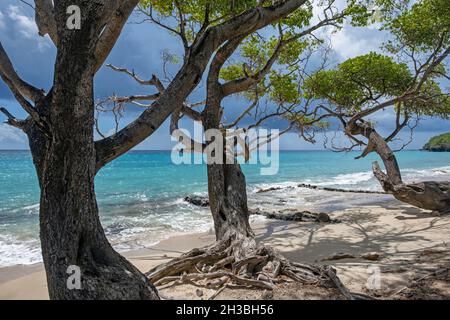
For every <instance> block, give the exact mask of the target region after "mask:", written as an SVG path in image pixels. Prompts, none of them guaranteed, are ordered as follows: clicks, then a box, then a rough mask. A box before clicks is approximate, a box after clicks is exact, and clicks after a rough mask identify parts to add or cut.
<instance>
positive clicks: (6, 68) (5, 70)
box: [0, 42, 44, 102]
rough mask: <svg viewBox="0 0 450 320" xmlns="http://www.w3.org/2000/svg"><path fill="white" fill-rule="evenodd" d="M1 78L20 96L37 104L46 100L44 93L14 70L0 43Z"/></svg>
mask: <svg viewBox="0 0 450 320" xmlns="http://www.w3.org/2000/svg"><path fill="white" fill-rule="evenodd" d="M0 76H1V78H2V79H3V80H4V81H5V83H6V84H7V85H8V86H9V88H10V89H11V91H13V92H14V91H15V92H18V93H20V95H22V96H24V97H26V98H28V99H31V100H33V101H34V102H37V101H39V100H41V99H42V98H44V92H43V91H42V90H39V89H37V88H35V87H33V86H32V85H30V84H29V83H27V82H25V81H23V80H22V79H21V78H20V77H19V76H18V75H17V73H16V71H15V70H14V67H13V65H12V63H11V60H10V59H9V57H8V55H7V53H6V51H5V50H4V49H3V46H2V43H1V42H0Z"/></svg>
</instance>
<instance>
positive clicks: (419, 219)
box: [0, 200, 450, 299]
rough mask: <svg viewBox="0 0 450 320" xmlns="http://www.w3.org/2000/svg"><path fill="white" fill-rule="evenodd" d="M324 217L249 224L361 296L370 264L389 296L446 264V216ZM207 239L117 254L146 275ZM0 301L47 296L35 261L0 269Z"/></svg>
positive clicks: (393, 204) (209, 238)
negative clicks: (329, 268)
mask: <svg viewBox="0 0 450 320" xmlns="http://www.w3.org/2000/svg"><path fill="white" fill-rule="evenodd" d="M331 216H332V217H333V218H339V219H340V220H341V223H336V224H325V223H313V222H287V221H277V220H267V221H265V222H263V223H261V222H256V223H253V224H252V228H253V229H254V231H255V234H256V239H257V241H258V242H260V243H264V244H267V245H270V246H272V247H274V248H276V249H278V250H279V251H280V252H281V253H282V254H283V255H284V256H285V257H286V258H288V259H290V260H292V261H297V262H305V263H312V264H314V263H319V264H322V263H326V264H330V265H333V266H334V267H335V268H336V269H337V271H338V275H339V276H340V277H341V279H342V281H343V282H344V283H345V285H346V286H347V287H349V288H350V289H351V290H353V291H355V292H360V293H367V288H366V284H367V281H368V277H369V276H370V274H368V268H369V267H370V266H375V267H377V268H380V270H381V275H382V278H381V279H382V282H381V283H382V287H381V289H380V290H378V291H380V292H384V293H385V294H392V292H395V291H396V290H398V289H399V288H402V287H403V286H405V285H408V284H409V283H411V279H414V278H415V277H417V276H422V275H424V274H426V273H427V272H429V270H431V269H433V268H437V267H438V266H440V265H442V264H443V263H448V264H450V248H449V247H448V246H447V244H446V242H447V241H446V239H449V236H448V234H450V216H448V215H446V216H433V215H431V214H429V213H427V212H424V211H422V210H419V209H417V208H414V207H411V206H408V205H405V204H402V203H400V202H398V201H396V200H390V201H381V202H378V203H373V202H369V203H367V204H365V205H358V206H354V207H352V208H347V209H345V210H340V211H336V212H332V213H331ZM214 238H215V237H214V234H213V232H203V233H194V234H184V235H177V236H172V237H169V238H168V239H165V240H162V241H160V242H159V243H158V244H156V245H154V246H150V247H148V248H146V249H139V250H132V251H128V252H126V253H123V254H124V256H125V257H127V259H129V260H130V262H132V263H133V264H134V265H136V267H137V268H139V269H140V270H141V271H142V272H146V271H148V270H149V269H151V268H152V267H154V266H156V265H158V264H160V263H163V262H165V261H168V260H169V259H171V258H174V257H177V256H178V255H180V254H181V253H184V252H187V251H189V250H191V249H193V248H196V247H202V246H206V245H208V244H211V243H213V242H214ZM368 253H378V254H379V256H380V257H379V258H378V259H376V260H373V261H371V260H367V259H365V258H362V257H363V256H364V255H367V254H368ZM339 254H345V255H344V258H342V257H341V258H339ZM330 257H331V258H332V259H331V260H330ZM333 257H334V258H333ZM336 257H337V258H336ZM423 257H426V259H424V258H423ZM439 288H440V289H442V290H444V292H445V293H444V295H445V294H447V297H450V287H449V286H448V285H447V286H445V285H442V284H439ZM445 290H447V291H445ZM236 291H240V290H230V292H227V290H225V291H224V292H223V293H221V294H220V296H218V299H224V298H229V299H235V298H236V299H238V298H242V295H244V296H245V297H247V298H248V299H250V298H255V299H259V298H260V297H259V296H255V295H256V294H257V293H255V292H253V293H252V292H246V291H245V290H244V291H241V292H239V293H237V292H236ZM247 291H248V290H247ZM384 293H383V294H384ZM161 294H162V295H163V296H164V297H169V298H175V299H182V298H185V299H199V297H197V296H196V294H195V287H192V286H189V285H186V286H179V287H174V288H171V289H164V290H162V291H161ZM208 294H210V292H208V291H207V290H205V295H208ZM236 294H239V295H240V296H239V297H238V296H236ZM0 299H48V295H47V291H46V285H45V273H44V270H43V266H42V264H37V265H32V266H15V267H5V268H0Z"/></svg>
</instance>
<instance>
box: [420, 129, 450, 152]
mask: <svg viewBox="0 0 450 320" xmlns="http://www.w3.org/2000/svg"><path fill="white" fill-rule="evenodd" d="M423 149H424V150H427V151H450V132H448V133H444V134H441V135H438V136H434V137H432V138H431V139H430V141H428V143H427V144H426V145H424V146H423Z"/></svg>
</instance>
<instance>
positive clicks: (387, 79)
mask: <svg viewBox="0 0 450 320" xmlns="http://www.w3.org/2000/svg"><path fill="white" fill-rule="evenodd" d="M412 80H413V78H412V75H411V74H410V72H409V70H408V67H407V66H406V65H405V64H399V63H396V62H394V61H393V59H392V58H391V57H388V56H384V55H381V54H378V53H375V52H371V53H369V54H366V55H362V56H359V57H356V58H352V59H348V60H347V61H345V62H343V63H341V64H340V65H339V66H338V67H337V69H335V70H328V71H319V72H317V73H316V74H314V75H313V76H312V77H311V78H309V79H308V80H306V81H305V84H304V89H305V91H306V95H307V96H308V97H311V98H316V99H327V100H329V101H330V102H332V103H334V104H337V105H338V106H341V107H345V108H356V109H360V108H363V107H364V104H365V103H367V102H374V101H375V100H379V99H381V98H387V97H391V96H395V95H400V94H402V93H403V92H404V91H405V90H406V89H407V88H408V87H409V86H410V85H411V83H412Z"/></svg>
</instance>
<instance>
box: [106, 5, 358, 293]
mask: <svg viewBox="0 0 450 320" xmlns="http://www.w3.org/2000/svg"><path fill="white" fill-rule="evenodd" d="M175 4H176V3H175ZM333 4H334V1H330V2H327V3H326V4H325V5H324V11H323V12H324V17H323V19H322V20H320V21H319V22H317V23H311V22H310V20H311V18H312V7H306V8H303V9H302V10H297V11H296V12H295V13H294V14H293V15H292V16H290V17H288V18H286V19H283V20H281V21H280V22H279V23H277V24H276V26H275V30H277V29H278V31H279V37H278V38H277V37H271V38H270V39H264V36H262V35H261V34H259V33H258V34H257V33H251V34H247V35H242V36H240V37H236V38H234V39H232V40H230V41H228V42H227V43H225V44H224V45H222V46H221V47H220V48H219V49H218V50H217V52H216V53H215V54H214V56H213V57H212V59H211V62H210V67H209V71H208V76H207V79H206V88H205V90H206V101H205V102H204V103H201V105H203V104H204V108H203V110H202V111H201V112H200V111H196V110H194V109H193V108H192V107H191V105H190V104H189V103H187V102H185V103H184V104H183V105H180V106H179V108H178V109H177V110H176V111H175V112H174V113H173V115H172V122H171V123H172V125H171V130H172V132H173V131H174V130H175V129H177V128H178V126H177V124H178V121H179V119H180V117H181V115H186V116H188V117H190V118H192V119H193V120H194V121H197V122H200V123H201V124H202V125H203V128H204V129H205V130H220V131H222V132H223V136H222V137H220V138H217V137H216V139H219V140H222V139H223V141H225V140H226V139H227V137H229V136H227V134H226V132H225V130H226V129H230V128H233V127H235V126H236V125H238V124H239V122H240V121H241V120H242V119H243V117H245V116H246V115H248V114H251V112H253V111H254V109H255V108H256V106H257V105H258V102H259V100H260V99H266V100H268V101H271V102H272V103H276V104H277V105H278V106H279V108H278V109H277V110H274V111H272V112H268V114H267V113H266V114H264V115H262V114H258V113H256V118H257V119H258V120H257V121H256V123H254V124H252V125H250V127H252V126H257V125H260V124H261V123H262V122H264V121H265V120H266V119H268V118H270V117H274V116H281V115H283V114H285V113H287V112H288V111H289V108H292V106H295V105H296V104H297V103H298V102H299V98H300V97H299V95H298V93H296V92H293V90H292V89H295V88H296V87H297V85H296V84H295V83H294V82H293V77H292V74H293V73H294V72H297V71H298V69H299V68H301V67H299V65H301V63H303V62H304V61H303V60H302V59H301V57H300V56H301V54H302V53H303V52H304V51H307V49H308V48H311V47H312V41H311V40H310V39H307V38H309V36H310V35H311V34H312V32H313V31H315V30H317V29H319V28H321V27H324V26H330V25H332V26H334V25H338V24H340V23H342V21H343V19H344V18H349V17H351V16H354V17H355V20H356V17H359V18H361V16H364V15H366V14H367V13H366V9H365V7H361V6H359V5H357V4H356V3H355V2H353V1H351V2H350V5H349V6H348V7H346V8H345V9H344V10H343V11H338V10H336V9H335V8H334V7H333ZM177 9H178V11H179V12H181V15H180V17H179V18H178V23H179V24H180V27H179V28H178V29H174V28H172V29H173V30H182V26H183V21H187V20H188V19H186V18H185V17H184V14H185V13H184V11H183V7H182V6H181V4H179V5H175V6H173V7H170V8H168V12H167V15H172V16H175V18H176V14H173V13H172V10H174V11H175V12H176V11H177ZM169 12H170V13H169ZM149 16H150V17H151V13H150V14H149ZM191 18H192V17H191ZM152 20H153V21H154V22H155V21H156V23H158V24H160V23H161V22H160V21H157V20H155V19H154V18H152ZM193 20H194V24H195V23H200V21H195V18H193ZM190 21H191V22H192V20H190ZM185 38H187V37H182V39H183V42H185ZM238 48H240V56H239V58H238V62H237V63H233V62H230V58H231V57H232V56H233V54H235V53H236V51H237V49H238ZM184 60H185V59H184ZM114 69H116V70H122V71H123V69H120V68H117V67H114ZM125 72H126V73H128V74H129V75H132V73H131V72H129V71H128V72H127V71H125ZM220 80H222V82H221V81H220ZM223 81H225V82H223ZM286 86H287V87H288V88H286ZM236 94H241V95H244V97H245V98H246V99H248V100H250V101H251V105H250V106H249V107H248V108H246V109H245V110H243V112H242V114H241V115H239V116H238V117H237V118H236V119H234V121H232V122H231V123H229V124H226V123H224V120H223V115H224V110H223V109H224V106H223V101H224V99H225V98H226V97H229V96H231V95H236ZM125 100H128V101H129V99H125ZM118 101H124V99H123V98H119V99H118ZM195 105H196V106H198V105H199V104H197V103H196V104H195ZM285 105H290V106H291V107H286V106H285ZM253 115H255V114H253ZM290 127H291V126H288V128H287V129H286V130H285V131H287V130H288V129H289V128H290ZM248 128H249V126H248V127H247V129H248ZM285 131H283V132H285ZM232 138H234V137H232ZM268 139H271V138H268ZM183 140H184V143H185V144H186V146H187V149H189V148H192V146H198V149H199V150H200V152H204V151H205V150H206V149H208V147H210V146H211V145H213V144H217V140H214V141H207V142H206V143H203V142H201V141H200V142H199V141H190V140H189V138H187V137H183ZM207 140H208V139H207ZM223 145H226V143H225V142H224V143H223ZM243 149H244V150H243V151H244V155H245V156H246V157H247V156H248V153H249V149H250V148H249V147H248V145H246V144H244V146H243ZM214 150H215V152H220V153H221V157H220V158H221V159H222V160H223V159H230V158H231V162H232V163H230V162H226V163H225V162H222V163H215V162H212V161H211V162H210V163H208V165H207V171H208V195H209V204H210V207H211V212H212V215H213V220H214V229H215V233H216V243H215V244H214V245H212V246H209V247H206V248H201V249H194V250H193V251H191V252H188V253H186V254H184V255H182V256H181V257H180V258H177V259H174V260H172V261H170V262H168V263H166V264H163V265H160V266H157V267H155V268H154V269H152V270H150V271H149V272H148V273H147V274H148V276H149V277H150V279H151V280H152V281H154V283H155V284H157V285H167V284H170V283H171V282H175V283H183V282H188V283H192V282H193V281H202V280H205V279H208V281H213V279H215V280H216V281H215V282H214V285H213V286H215V287H217V288H224V285H226V286H228V285H231V286H232V285H233V284H238V285H246V286H254V287H257V288H264V289H273V288H274V285H273V284H272V283H273V282H275V283H276V282H277V281H281V279H280V276H285V277H289V278H291V279H294V280H296V281H300V282H302V283H314V282H319V283H325V282H327V281H331V282H332V283H335V284H336V285H337V286H338V287H339V288H342V284H341V283H340V281H339V279H338V278H337V277H336V276H335V273H334V270H333V269H332V268H329V267H318V266H306V265H302V264H296V263H291V262H289V261H288V260H287V259H285V258H283V257H282V256H281V255H280V254H278V253H277V252H276V251H274V250H273V249H272V248H270V247H266V246H258V245H257V244H256V241H255V237H254V233H253V231H252V229H251V227H250V223H249V212H248V207H247V193H246V182H245V176H244V174H243V172H242V170H241V167H240V165H239V163H237V161H236V159H235V154H236V150H235V149H233V150H231V153H227V150H226V149H223V148H215V149H214ZM185 151H186V148H185ZM187 151H189V150H187ZM207 154H208V153H207ZM208 157H209V158H208V159H210V158H212V157H217V154H214V155H211V154H208ZM199 270H200V271H201V272H199ZM230 270H231V271H230ZM184 273H187V274H184ZM219 290H221V289H219ZM343 292H345V294H346V297H348V298H352V297H353V296H351V295H350V294H349V293H348V292H347V291H345V290H343Z"/></svg>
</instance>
